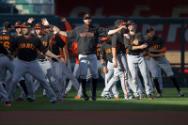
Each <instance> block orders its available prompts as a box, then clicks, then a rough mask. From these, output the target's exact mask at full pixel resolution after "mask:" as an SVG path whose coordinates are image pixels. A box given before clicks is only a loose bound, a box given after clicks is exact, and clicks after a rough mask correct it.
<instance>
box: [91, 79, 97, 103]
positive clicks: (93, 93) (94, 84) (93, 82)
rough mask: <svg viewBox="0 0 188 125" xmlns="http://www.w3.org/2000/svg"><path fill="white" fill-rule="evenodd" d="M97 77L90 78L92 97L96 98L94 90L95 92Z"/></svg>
mask: <svg viewBox="0 0 188 125" xmlns="http://www.w3.org/2000/svg"><path fill="white" fill-rule="evenodd" d="M97 81H98V80H97V79H92V99H93V100H96V92H97Z"/></svg>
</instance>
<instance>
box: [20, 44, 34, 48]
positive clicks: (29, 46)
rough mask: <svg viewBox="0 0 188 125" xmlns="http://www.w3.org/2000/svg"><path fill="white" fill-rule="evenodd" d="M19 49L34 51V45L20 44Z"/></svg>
mask: <svg viewBox="0 0 188 125" xmlns="http://www.w3.org/2000/svg"><path fill="white" fill-rule="evenodd" d="M19 48H20V49H35V47H34V45H33V44H32V43H21V44H20V45H19Z"/></svg>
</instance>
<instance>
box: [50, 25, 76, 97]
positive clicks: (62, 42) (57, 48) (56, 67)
mask: <svg viewBox="0 0 188 125" xmlns="http://www.w3.org/2000/svg"><path fill="white" fill-rule="evenodd" d="M58 32H59V29H58V28H57V27H54V36H53V37H52V41H51V43H50V50H51V51H52V52H53V53H55V54H56V55H60V56H62V62H59V61H57V60H55V59H52V68H53V74H54V77H55V80H56V83H57V84H59V87H60V89H61V91H62V94H61V96H62V97H63V96H64V95H65V83H63V84H62V82H63V77H64V76H66V77H67V78H68V79H70V80H71V81H72V83H73V85H74V86H75V88H76V89H77V90H78V88H79V83H78V80H77V79H76V78H75V77H74V75H73V74H72V72H71V70H70V69H69V68H68V67H67V66H66V63H67V60H68V56H67V55H68V50H67V38H66V37H64V36H62V35H61V34H59V33H58Z"/></svg>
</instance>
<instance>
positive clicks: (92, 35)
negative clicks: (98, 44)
mask: <svg viewBox="0 0 188 125" xmlns="http://www.w3.org/2000/svg"><path fill="white" fill-rule="evenodd" d="M79 34H80V37H94V33H92V32H82V33H79Z"/></svg>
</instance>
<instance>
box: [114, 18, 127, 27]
mask: <svg viewBox="0 0 188 125" xmlns="http://www.w3.org/2000/svg"><path fill="white" fill-rule="evenodd" d="M114 25H115V27H119V26H121V25H126V22H125V21H124V20H122V19H118V20H116V21H115V22H114Z"/></svg>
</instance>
